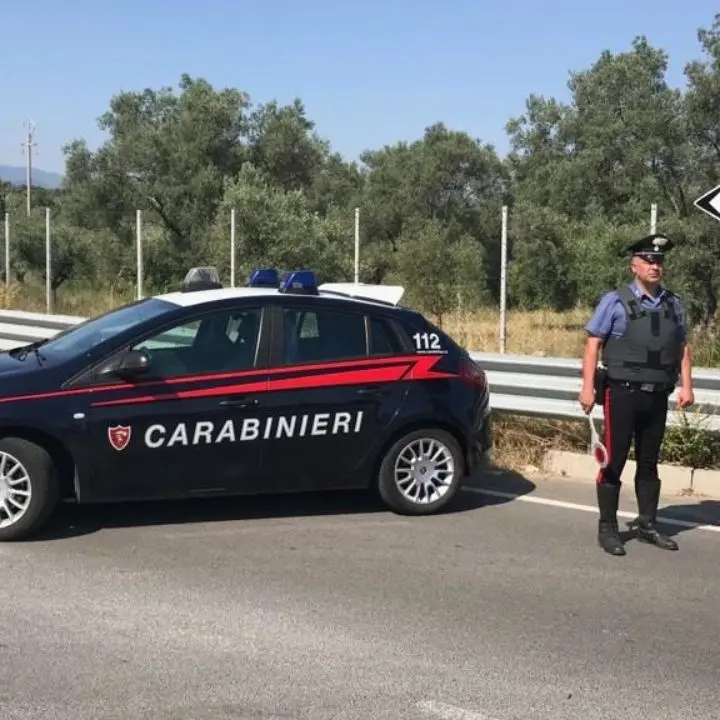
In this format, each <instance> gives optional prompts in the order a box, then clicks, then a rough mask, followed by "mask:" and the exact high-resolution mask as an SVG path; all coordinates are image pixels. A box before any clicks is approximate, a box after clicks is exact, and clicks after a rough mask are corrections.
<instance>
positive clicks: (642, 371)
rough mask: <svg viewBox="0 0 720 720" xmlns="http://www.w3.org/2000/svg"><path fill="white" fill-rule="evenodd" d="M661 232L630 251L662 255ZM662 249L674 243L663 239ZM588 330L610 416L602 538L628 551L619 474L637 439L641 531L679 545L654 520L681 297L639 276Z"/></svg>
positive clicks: (680, 337) (600, 493)
mask: <svg viewBox="0 0 720 720" xmlns="http://www.w3.org/2000/svg"><path fill="white" fill-rule="evenodd" d="M657 238H658V236H656V235H650V236H648V237H645V238H642V239H641V240H639V241H637V242H636V243H633V244H632V245H630V246H629V247H628V248H626V252H627V253H628V254H643V255H646V254H650V255H653V256H656V257H659V258H662V257H663V252H662V251H661V250H660V243H656V241H657ZM663 241H664V247H663V248H662V250H670V249H671V248H672V246H673V244H672V242H671V241H670V240H668V239H666V238H663V239H662V240H661V242H663ZM585 329H586V330H587V332H588V333H589V334H590V335H592V336H595V337H600V338H602V339H603V341H604V342H603V346H602V365H603V366H604V369H601V371H600V375H599V377H601V378H602V377H603V376H604V381H602V382H599V383H598V386H599V389H600V391H601V396H600V397H596V402H598V403H602V405H603V411H604V418H605V438H604V443H605V447H606V448H607V451H608V465H607V467H606V468H604V469H602V470H600V472H599V473H598V477H597V498H598V507H599V511H600V522H599V538H598V539H599V541H600V544H601V545H602V546H603V547H604V548H605V549H606V550H607V551H608V552H610V553H612V554H616V555H622V554H624V552H625V551H624V549H623V547H622V543H621V541H620V537H619V533H618V525H617V510H618V501H619V494H620V476H621V475H622V472H623V469H624V467H625V463H626V461H627V456H628V452H629V450H630V444H631V443H632V442H633V440H634V442H635V456H636V462H637V471H636V473H635V493H636V497H637V503H638V536H639V538H640V539H643V540H646V541H648V542H652V543H654V544H655V545H658V546H659V547H662V548H665V549H668V550H676V549H677V544H676V543H675V542H674V541H673V540H671V539H670V538H668V537H665V536H663V535H661V534H660V533H659V532H658V531H657V530H656V528H655V527H654V521H655V514H656V512H657V507H658V502H659V498H660V479H659V477H658V472H657V464H658V456H659V454H660V447H661V445H662V441H663V437H664V434H665V424H666V420H667V411H668V397H669V395H670V394H671V393H672V392H673V390H674V388H675V385H676V382H677V380H678V377H679V374H680V363H681V358H682V348H683V344H684V343H685V342H686V339H687V337H686V329H685V325H684V321H683V309H682V304H681V302H680V299H679V298H678V296H677V295H675V294H674V293H671V292H670V291H668V290H666V289H664V288H660V289H659V292H658V294H657V295H656V297H654V298H653V297H650V296H648V295H647V294H645V293H643V291H642V290H641V289H640V287H639V286H638V285H637V284H636V283H635V282H634V281H633V282H632V283H630V284H629V285H623V286H621V287H619V288H618V289H617V290H615V291H612V292H609V293H607V294H606V295H605V296H604V297H603V298H602V299H601V300H600V303H599V304H598V306H597V308H596V310H595V313H594V314H593V317H592V318H591V319H590V321H589V322H588V324H587V326H586V328H585Z"/></svg>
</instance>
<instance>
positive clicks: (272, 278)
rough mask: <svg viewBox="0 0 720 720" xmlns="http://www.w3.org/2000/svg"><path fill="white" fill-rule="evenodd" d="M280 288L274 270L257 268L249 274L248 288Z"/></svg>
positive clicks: (278, 279) (276, 272)
mask: <svg viewBox="0 0 720 720" xmlns="http://www.w3.org/2000/svg"><path fill="white" fill-rule="evenodd" d="M279 286H280V276H279V275H278V271H277V270H275V268H258V269H257V270H253V272H251V273H250V277H249V278H248V287H270V288H276V287H279Z"/></svg>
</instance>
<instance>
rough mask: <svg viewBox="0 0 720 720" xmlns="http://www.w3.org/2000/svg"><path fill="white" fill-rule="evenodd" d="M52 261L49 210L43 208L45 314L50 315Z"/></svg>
mask: <svg viewBox="0 0 720 720" xmlns="http://www.w3.org/2000/svg"><path fill="white" fill-rule="evenodd" d="M51 280H52V260H51V253H50V208H49V207H46V208H45V312H46V313H47V314H48V315H51V314H52V309H53V308H52V282H51Z"/></svg>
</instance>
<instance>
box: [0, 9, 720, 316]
mask: <svg viewBox="0 0 720 720" xmlns="http://www.w3.org/2000/svg"><path fill="white" fill-rule="evenodd" d="M697 40H698V59H697V60H695V61H693V62H691V63H689V64H688V65H687V66H686V68H685V75H686V78H687V86H686V88H685V89H684V90H679V89H677V88H673V87H671V86H670V85H669V84H668V82H667V80H666V73H667V67H668V56H667V53H666V52H665V51H664V50H663V49H662V48H657V47H653V46H652V45H651V44H650V43H649V42H648V40H647V39H646V38H645V37H643V36H639V37H637V38H635V39H634V40H633V41H632V42H631V43H630V45H629V47H628V49H627V50H626V51H624V52H618V53H611V52H609V51H605V52H603V53H601V54H600V56H599V58H598V59H597V61H596V62H595V63H593V64H592V65H591V66H590V67H588V68H586V69H584V70H581V71H578V72H572V73H570V74H569V77H568V91H569V97H568V98H567V99H565V100H560V99H558V98H545V97H541V96H538V95H531V96H530V97H529V98H528V99H527V102H526V104H525V108H524V112H523V113H522V114H520V116H519V117H517V118H514V119H512V120H511V121H510V122H509V123H508V124H507V127H506V130H507V133H508V136H509V140H510V151H509V153H508V155H507V157H505V158H502V157H500V156H499V154H498V153H497V152H496V150H495V149H494V148H493V147H491V146H489V145H488V144H486V143H484V142H482V141H481V140H479V139H476V138H473V137H471V136H470V135H468V134H467V133H464V132H459V131H456V130H452V129H450V128H449V127H447V126H446V125H445V124H444V123H443V122H441V121H438V122H437V123H435V124H433V125H431V126H430V127H428V128H426V130H425V132H424V134H423V135H422V137H420V138H417V139H415V140H412V141H398V142H397V143H395V144H394V145H389V146H385V147H382V148H376V149H372V150H367V151H366V152H364V153H363V154H362V155H361V156H360V158H359V159H358V160H357V161H356V162H354V161H348V160H345V159H343V158H342V157H341V156H340V155H339V154H338V153H336V152H334V151H333V150H332V148H331V146H330V143H329V142H328V141H327V140H325V139H323V138H322V137H321V136H320V134H319V133H318V130H317V128H316V127H315V124H314V123H313V121H312V120H311V119H310V118H309V117H308V116H307V113H306V109H305V107H304V105H303V103H302V101H301V100H300V99H297V100H295V101H294V102H292V103H290V104H288V105H280V104H279V103H277V102H269V103H267V104H264V105H258V106H253V104H252V103H251V100H250V98H249V97H248V95H247V94H246V93H245V92H244V91H242V90H240V89H237V88H215V87H213V86H212V85H211V84H210V83H209V82H208V81H207V80H205V79H202V78H192V77H189V76H188V75H183V76H182V77H181V78H180V81H179V84H178V87H177V88H159V89H150V88H147V89H144V90H140V91H137V92H122V93H119V94H118V95H116V96H114V97H112V98H111V100H110V103H109V108H108V111H107V112H106V113H105V114H104V115H103V116H102V117H101V118H99V126H100V128H101V129H102V130H103V131H104V132H105V133H106V134H107V140H106V142H105V143H104V144H103V145H102V146H101V147H99V148H98V149H97V150H94V151H91V150H90V149H89V148H88V147H87V145H86V144H85V142H84V141H83V140H82V139H77V140H75V141H74V142H72V143H70V144H69V145H68V146H67V147H66V148H65V155H66V177H65V181H64V184H63V186H62V188H61V189H60V190H59V191H57V192H55V193H48V192H44V193H43V194H42V195H38V193H37V192H36V193H35V195H34V206H35V209H34V210H33V212H32V214H31V216H30V217H27V216H26V212H25V198H24V189H23V188H12V187H9V186H6V187H3V188H2V189H1V190H0V205H1V207H0V209H2V210H3V211H7V212H10V213H11V215H12V217H13V228H14V230H13V237H14V238H15V240H14V245H13V247H14V251H13V266H12V272H13V274H14V276H15V277H16V278H18V279H20V280H23V279H26V277H28V276H30V275H33V274H34V275H36V276H38V277H42V276H43V273H44V261H45V258H44V252H45V251H44V210H43V207H45V206H48V207H50V209H51V214H52V228H53V270H52V272H53V276H52V278H51V282H52V286H53V288H55V289H57V288H61V289H62V287H63V286H64V285H65V284H68V285H70V284H78V283H84V284H86V285H90V286H92V287H95V288H102V287H108V286H110V285H112V286H113V287H115V286H117V285H118V284H123V283H125V284H126V285H128V286H131V285H132V283H133V282H134V278H135V233H136V227H135V219H136V211H137V210H138V209H140V210H142V217H143V239H144V258H145V260H144V264H145V276H146V290H161V289H167V288H170V287H177V285H178V283H179V282H180V280H181V278H182V277H183V276H184V274H185V272H186V270H187V269H188V268H189V267H191V266H193V265H205V264H208V263H213V264H215V265H217V266H218V267H219V268H220V270H221V272H222V273H223V275H224V276H225V278H228V277H229V273H230V217H231V212H232V211H233V210H234V211H235V218H236V226H235V227H236V256H235V266H236V282H239V283H242V282H244V280H245V276H246V273H247V272H249V270H250V269H251V268H253V267H257V266H276V267H278V268H279V269H281V270H288V269H291V268H296V267H301V266H302V267H312V268H314V269H315V270H316V271H317V272H318V273H319V274H320V275H321V276H322V277H323V278H327V279H333V280H339V279H346V280H350V279H352V276H353V242H354V237H353V236H354V209H355V207H359V208H360V209H361V272H360V275H361V280H363V281H365V282H401V283H402V284H403V285H405V286H406V287H407V289H408V295H407V299H408V302H411V303H412V304H413V305H415V306H416V307H419V308H421V309H423V310H425V311H426V312H428V313H431V314H432V315H435V316H436V319H437V320H438V321H440V322H442V319H443V317H444V316H445V315H447V314H448V313H450V312H453V311H455V310H457V309H476V308H479V307H481V306H483V305H486V304H497V302H498V294H499V285H500V283H499V275H500V241H501V208H502V206H503V205H507V206H509V208H510V214H509V218H510V223H509V269H508V302H509V307H511V308H512V307H517V308H528V309H530V308H543V307H547V308H554V309H566V308H570V307H573V306H575V305H578V304H583V305H587V304H589V303H593V302H595V301H596V300H597V298H598V297H599V296H600V295H601V294H602V293H603V292H604V291H605V290H607V289H609V288H611V287H613V286H615V285H616V284H617V283H619V282H620V281H621V280H622V279H623V277H626V271H627V262H626V260H625V259H624V258H622V257H621V256H620V253H619V250H620V248H622V247H623V245H625V244H628V243H629V242H630V241H631V240H633V239H635V238H636V237H637V236H639V235H640V234H641V233H644V232H647V231H648V230H649V221H650V207H651V204H652V203H657V205H658V229H659V230H661V231H664V232H667V233H668V234H670V235H671V236H672V237H673V239H675V240H676V241H677V244H678V248H677V249H676V250H675V251H674V253H673V256H672V262H671V263H670V264H669V268H668V271H669V275H670V282H671V283H672V285H673V287H674V289H676V290H677V291H678V292H680V293H681V294H683V295H684V297H685V301H686V305H687V309H688V314H689V317H690V320H691V321H692V322H695V323H698V322H700V323H710V322H712V321H713V320H714V316H715V315H716V312H717V308H718V292H719V290H720V228H718V225H717V224H716V223H715V222H713V220H712V219H710V218H708V217H706V216H705V215H703V214H702V213H700V211H699V210H697V208H695V207H694V206H693V200H694V199H695V198H696V197H698V196H699V195H700V194H701V193H702V192H704V191H705V190H707V189H709V188H710V187H712V186H713V185H715V184H717V183H718V182H720V14H719V15H718V16H716V17H715V18H713V21H712V23H711V24H710V25H709V27H707V28H703V29H700V30H699V31H698V33H697ZM61 291H62V290H61Z"/></svg>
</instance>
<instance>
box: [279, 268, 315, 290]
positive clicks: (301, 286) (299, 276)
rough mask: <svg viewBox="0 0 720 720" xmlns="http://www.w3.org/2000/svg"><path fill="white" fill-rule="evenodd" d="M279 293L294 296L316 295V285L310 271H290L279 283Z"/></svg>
mask: <svg viewBox="0 0 720 720" xmlns="http://www.w3.org/2000/svg"><path fill="white" fill-rule="evenodd" d="M280 292H282V293H291V294H296V295H317V294H318V285H317V279H316V278H315V273H314V272H313V271H312V270H292V271H291V272H289V273H286V275H285V277H284V278H283V280H282V283H280Z"/></svg>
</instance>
